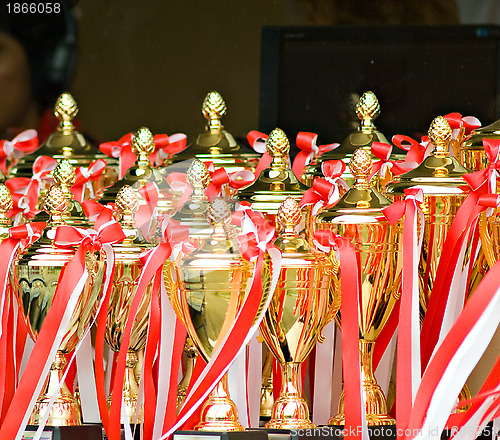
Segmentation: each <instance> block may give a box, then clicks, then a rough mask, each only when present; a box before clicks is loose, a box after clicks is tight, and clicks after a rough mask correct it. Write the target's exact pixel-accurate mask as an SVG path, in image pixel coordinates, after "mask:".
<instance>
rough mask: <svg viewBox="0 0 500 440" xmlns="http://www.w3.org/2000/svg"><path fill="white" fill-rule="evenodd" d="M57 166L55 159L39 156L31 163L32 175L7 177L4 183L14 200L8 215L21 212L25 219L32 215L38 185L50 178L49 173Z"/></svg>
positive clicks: (35, 203)
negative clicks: (27, 176) (28, 176)
mask: <svg viewBox="0 0 500 440" xmlns="http://www.w3.org/2000/svg"><path fill="white" fill-rule="evenodd" d="M56 166H57V160H55V159H53V158H51V157H49V156H39V157H38V158H37V159H36V160H35V162H34V163H33V176H32V177H31V179H30V178H26V177H14V178H13V179H8V180H7V181H6V182H5V185H6V186H7V188H8V189H9V191H10V192H11V195H12V199H13V202H14V207H13V209H12V210H11V211H10V212H9V214H8V215H9V216H10V217H12V216H15V215H20V214H22V215H23V216H24V217H25V218H26V219H29V218H31V217H33V216H34V215H35V214H36V213H37V210H36V205H37V203H38V198H39V195H40V185H41V184H42V182H43V181H46V182H48V181H49V180H50V176H49V175H50V173H51V172H52V170H53V169H54V168H55V167H56Z"/></svg>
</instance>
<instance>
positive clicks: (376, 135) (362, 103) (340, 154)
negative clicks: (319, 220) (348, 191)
mask: <svg viewBox="0 0 500 440" xmlns="http://www.w3.org/2000/svg"><path fill="white" fill-rule="evenodd" d="M379 114H380V104H379V101H378V99H377V97H376V96H375V93H373V92H371V91H367V92H365V93H363V95H361V98H359V101H358V103H357V104H356V115H357V116H358V118H359V120H360V126H359V127H358V129H357V130H355V131H354V132H352V133H351V134H350V135H349V136H347V137H346V138H345V139H344V140H343V141H342V142H341V144H340V145H339V147H338V148H335V149H334V150H331V151H327V152H326V153H325V154H323V155H322V156H321V157H319V158H316V159H314V160H313V161H312V162H311V163H310V164H309V165H308V166H306V168H305V175H306V176H309V177H308V178H306V181H309V180H310V179H311V178H314V177H316V176H322V171H321V164H322V163H323V162H325V161H327V160H335V159H342V160H344V161H346V163H347V161H348V160H349V158H350V157H351V155H352V154H353V153H354V151H355V150H357V149H358V148H365V149H366V150H367V151H369V152H370V154H371V151H370V148H371V145H372V144H373V142H382V143H385V144H389V143H390V142H389V141H388V140H387V138H386V137H385V136H384V135H383V134H382V133H381V132H380V131H378V130H377V128H376V127H375V124H374V123H373V121H374V120H375V119H376V118H377V117H378V115H379ZM402 155H404V152H402V151H401V152H399V153H397V152H393V154H392V155H391V157H392V158H394V159H396V158H402ZM372 158H373V156H372ZM349 180H352V179H349V177H348V181H349Z"/></svg>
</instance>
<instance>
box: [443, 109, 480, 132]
mask: <svg viewBox="0 0 500 440" xmlns="http://www.w3.org/2000/svg"><path fill="white" fill-rule="evenodd" d="M443 117H444V118H445V119H446V121H447V122H448V124H449V125H450V128H451V129H452V130H460V129H462V128H463V129H464V134H465V136H467V135H468V134H470V133H471V132H472V130H474V129H476V128H479V127H481V122H479V119H477V118H476V117H474V116H462V115H461V114H460V113H457V112H454V113H448V114H447V115H444V116H443ZM454 138H456V136H455V137H454Z"/></svg>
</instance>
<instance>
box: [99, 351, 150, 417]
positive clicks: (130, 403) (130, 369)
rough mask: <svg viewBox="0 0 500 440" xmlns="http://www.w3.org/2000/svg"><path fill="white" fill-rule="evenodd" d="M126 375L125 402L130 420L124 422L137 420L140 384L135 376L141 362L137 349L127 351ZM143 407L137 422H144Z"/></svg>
mask: <svg viewBox="0 0 500 440" xmlns="http://www.w3.org/2000/svg"><path fill="white" fill-rule="evenodd" d="M125 362H126V364H125V366H126V368H125V377H124V379H123V404H124V405H125V413H126V414H127V419H128V420H122V421H121V422H122V423H131V422H133V421H134V420H135V417H136V411H137V397H138V394H139V384H138V383H137V378H136V376H135V366H136V365H137V363H138V362H139V357H138V356H137V353H136V352H135V351H132V350H129V351H127V357H126V358H125ZM111 396H112V394H110V395H109V397H108V401H107V403H108V408H109V407H110V405H111ZM142 416H143V412H142V408H141V409H140V411H139V414H138V416H137V423H142Z"/></svg>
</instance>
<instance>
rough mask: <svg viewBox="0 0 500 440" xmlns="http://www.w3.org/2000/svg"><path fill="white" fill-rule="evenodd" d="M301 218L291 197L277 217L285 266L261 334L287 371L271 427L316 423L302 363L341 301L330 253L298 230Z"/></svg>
mask: <svg viewBox="0 0 500 440" xmlns="http://www.w3.org/2000/svg"><path fill="white" fill-rule="evenodd" d="M301 218H302V213H301V211H300V207H299V204H298V203H297V201H295V200H294V199H293V198H291V197H290V198H288V199H286V200H285V201H284V202H283V203H282V205H281V206H280V209H279V210H278V214H277V223H278V224H279V225H280V226H281V227H282V233H281V234H280V236H279V237H278V239H277V240H276V242H275V245H276V246H277V247H278V248H279V249H281V251H282V266H281V272H280V278H279V281H278V285H277V288H276V290H275V291H274V294H273V298H272V300H271V303H270V305H269V307H268V309H267V311H266V314H265V316H264V319H263V321H262V323H261V325H260V330H261V334H262V337H263V338H264V341H265V342H266V344H267V346H268V347H269V349H270V351H271V352H272V353H273V355H274V356H275V358H276V359H277V360H278V362H279V363H280V366H281V372H282V382H281V384H282V386H281V390H280V396H279V398H278V399H277V400H276V401H275V402H274V404H273V408H272V411H271V419H270V421H269V422H268V423H266V428H270V429H307V428H314V427H315V425H313V424H312V423H311V421H310V419H309V409H308V406H307V402H306V401H305V399H304V398H303V397H302V391H301V385H300V380H299V372H300V366H301V364H302V362H304V361H305V360H306V359H307V356H308V355H309V353H310V352H311V350H312V349H313V347H314V345H315V344H316V341H317V340H321V339H322V336H321V331H322V329H323V327H324V326H325V325H326V324H328V322H329V321H330V320H331V319H332V318H333V315H334V314H336V313H337V311H338V309H339V307H340V298H339V295H337V294H336V291H335V288H334V286H333V283H332V276H333V265H332V264H331V262H330V260H329V258H328V256H327V255H325V254H323V253H320V252H313V251H310V250H309V248H308V246H307V243H306V241H305V240H304V239H302V238H299V237H298V235H297V233H296V232H295V226H296V225H298V223H299V222H300V220H301ZM337 270H338V266H337Z"/></svg>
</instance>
